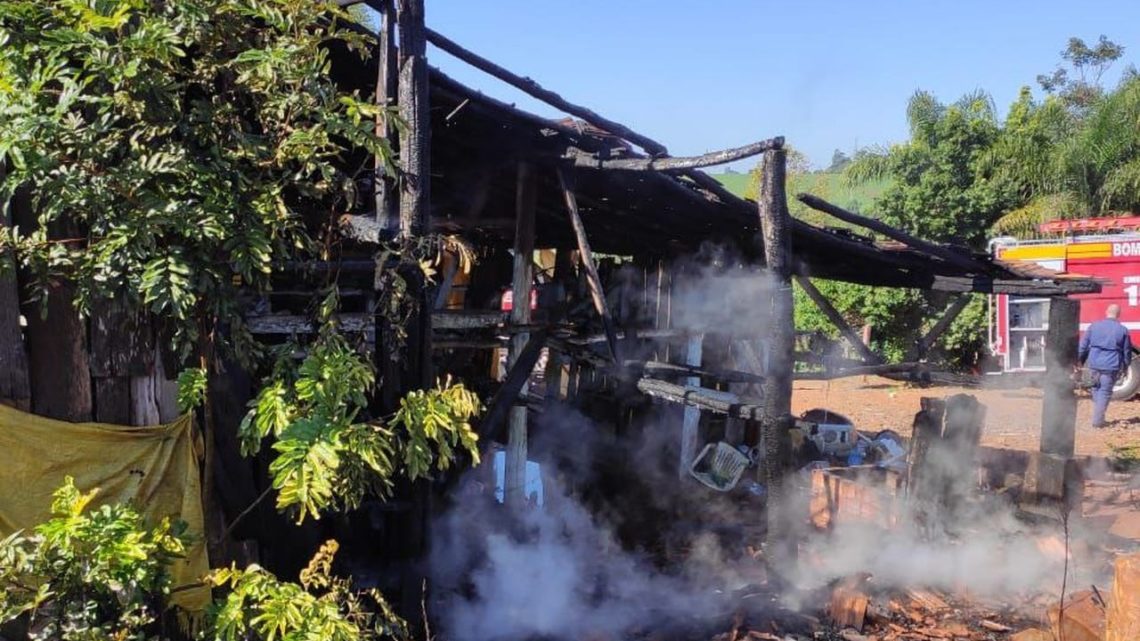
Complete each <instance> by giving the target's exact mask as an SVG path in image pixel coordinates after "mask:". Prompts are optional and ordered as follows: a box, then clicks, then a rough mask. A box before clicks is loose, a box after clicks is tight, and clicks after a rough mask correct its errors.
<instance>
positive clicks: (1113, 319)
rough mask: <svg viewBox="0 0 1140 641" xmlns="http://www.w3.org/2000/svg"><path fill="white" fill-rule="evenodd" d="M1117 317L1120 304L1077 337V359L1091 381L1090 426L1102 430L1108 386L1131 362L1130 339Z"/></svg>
mask: <svg viewBox="0 0 1140 641" xmlns="http://www.w3.org/2000/svg"><path fill="white" fill-rule="evenodd" d="M1118 318H1120V305H1117V304H1115V303H1113V304H1112V305H1109V306H1108V309H1107V310H1106V311H1105V318H1103V319H1101V320H1098V321H1097V322H1095V323H1093V324H1092V325H1089V328H1088V329H1086V330H1085V335H1084V336H1082V337H1081V345H1080V353H1079V354H1078V357H1079V359H1080V362H1081V365H1085V364H1087V365H1088V368H1089V371H1090V372H1091V373H1092V379H1093V387H1092V397H1093V419H1092V426H1093V427H1104V413H1105V411H1107V410H1108V401H1109V400H1110V399H1111V398H1112V387H1113V386H1114V385H1115V384H1116V378H1117V377H1118V376H1120V375H1121V374H1123V373H1124V372H1125V370H1127V369H1128V365H1129V364H1130V363H1131V362H1132V339H1131V338H1130V337H1129V336H1128V328H1126V327H1125V326H1124V325H1123V324H1121V322H1120V321H1119V320H1117V319H1118Z"/></svg>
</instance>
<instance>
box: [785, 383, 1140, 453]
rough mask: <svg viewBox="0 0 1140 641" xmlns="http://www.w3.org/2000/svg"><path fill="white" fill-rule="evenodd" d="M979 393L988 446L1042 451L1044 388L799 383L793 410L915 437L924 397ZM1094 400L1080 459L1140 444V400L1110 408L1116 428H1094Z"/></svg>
mask: <svg viewBox="0 0 1140 641" xmlns="http://www.w3.org/2000/svg"><path fill="white" fill-rule="evenodd" d="M960 393H965V394H973V395H974V396H976V397H977V398H978V400H979V401H981V402H982V403H984V404H985V405H986V407H987V408H988V411H987V413H986V426H985V431H984V432H983V436H982V443H983V444H984V445H988V446H992V447H1003V448H1009V449H1018V450H1027V451H1033V450H1036V449H1037V448H1038V446H1039V444H1040V436H1041V390H1039V389H1020V390H986V389H970V388H960V387H945V386H938V387H926V388H921V387H917V386H914V385H910V384H907V383H900V382H898V381H892V380H890V379H885V378H879V377H876V376H866V377H854V378H846V379H840V380H836V381H796V383H795V386H794V388H793V392H792V411H793V413H795V414H797V415H798V414H800V413H802V412H804V411H806V410H809V409H812V408H825V409H829V410H832V411H834V412H838V413H840V414H843V415H844V416H846V417H848V418H850V419H851V420H852V421H853V422H854V423H855V425H856V426H857V427H858V428H859V429H861V430H867V431H875V430H882V429H891V430H895V431H896V432H898V433H899V434H901V435H903V436H910V432H911V423H912V422H913V420H914V415H915V413H917V412H918V410H919V399H921V398H922V397H923V396H933V397H945V396H950V395H952V394H960ZM1091 417H1092V401H1091V400H1090V399H1089V397H1088V395H1087V394H1082V395H1081V396H1079V397H1078V401H1077V444H1076V448H1077V449H1076V453H1077V454H1078V455H1089V456H1108V455H1110V454H1112V451H1113V448H1114V447H1121V446H1128V445H1140V399H1138V400H1132V401H1124V402H1115V401H1114V402H1113V403H1112V404H1111V405H1109V408H1108V419H1109V421H1110V422H1111V423H1110V426H1109V427H1107V428H1104V429H1093V428H1092V427H1090V423H1091Z"/></svg>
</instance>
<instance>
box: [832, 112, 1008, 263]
mask: <svg viewBox="0 0 1140 641" xmlns="http://www.w3.org/2000/svg"><path fill="white" fill-rule="evenodd" d="M907 120H908V122H909V124H910V131H911V138H910V140H908V141H907V142H905V143H901V144H897V145H894V146H892V147H890V148H889V149H887V150H884V151H883V152H881V153H878V154H870V153H869V154H865V155H863V156H862V157H858V158H856V159H855V161H854V162H852V163H851V165H849V166H848V167H847V170H846V171H847V174H848V176H849V177H850V178H851V179H852V180H853V181H858V180H866V179H867V178H870V177H881V176H884V175H885V176H889V177H890V178H892V179H893V180H892V184H891V187H889V188H888V189H887V191H886V192H885V193H884V194H883V196H882V197H881V198H880V199H879V200H878V201H877V202H876V203H875V210H876V212H877V213H878V215H879V217H880V218H881V219H882V220H883V221H885V222H887V223H890V224H892V225H894V226H896V227H899V228H901V229H904V230H906V231H909V232H911V233H913V234H915V235H918V236H921V237H923V238H929V239H932V240H936V241H941V242H957V243H962V244H967V245H971V246H974V247H980V246H982V245H983V244H984V242H985V240H986V236H987V234H988V232H989V228H990V225H992V223H993V222H994V221H995V220H996V219H997V218H998V217H999V216H1000V215H1001V214H1002V213H1003V212H1005V211H1006V210H1007V209H1008V208H1009V207H1010V205H1011V204H1012V203H1013V194H1012V193H1011V191H1010V188H1009V186H1008V185H1006V184H1004V183H1002V182H1000V181H994V180H992V178H993V176H994V168H993V165H992V163H991V162H989V156H988V154H989V150H990V149H991V148H992V147H993V145H994V144H995V143H996V142H997V140H998V139H999V137H1000V135H1001V127H1000V125H999V124H998V122H997V118H996V116H995V113H994V107H993V102H992V100H991V99H990V98H989V97H988V96H987V95H985V94H983V93H980V92H979V93H972V94H967V95H966V96H963V97H962V98H961V99H960V100H958V101H957V102H956V103H954V104H951V105H946V104H944V103H942V102H940V101H939V100H938V99H936V98H935V97H934V96H933V95H931V94H930V93H928V92H924V91H919V92H916V93H915V94H914V96H912V97H911V99H910V102H909V103H908V106H907Z"/></svg>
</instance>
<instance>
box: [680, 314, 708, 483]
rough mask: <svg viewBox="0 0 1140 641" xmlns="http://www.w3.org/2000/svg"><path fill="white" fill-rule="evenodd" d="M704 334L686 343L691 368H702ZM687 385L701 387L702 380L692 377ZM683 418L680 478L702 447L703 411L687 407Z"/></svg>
mask: <svg viewBox="0 0 1140 641" xmlns="http://www.w3.org/2000/svg"><path fill="white" fill-rule="evenodd" d="M704 338H705V337H704V335H703V334H695V335H693V336H690V337H689V338H688V339H687V340H686V341H685V351H684V359H683V360H684V364H685V365H689V366H691V367H700V366H701V350H702V346H703V342H704ZM685 385H686V386H688V387H700V385H701V379H700V378H699V377H697V376H690V377H688V378H686V379H685ZM682 412H683V413H682V418H681V461H680V463H681V465H680V470H679V472H680V477H681V478H685V477H686V476H687V475H688V473H689V466H691V465H692V464H693V459H695V458H697V450H698V449H699V448H700V445H701V434H700V427H701V410H700V409H698V408H696V407H693V406H692V405H686V406H685V407H684V409H683V410H682Z"/></svg>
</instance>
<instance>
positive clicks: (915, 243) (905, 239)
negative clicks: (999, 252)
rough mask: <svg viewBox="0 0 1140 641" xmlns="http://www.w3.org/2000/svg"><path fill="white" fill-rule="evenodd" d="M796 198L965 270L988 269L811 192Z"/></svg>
mask: <svg viewBox="0 0 1140 641" xmlns="http://www.w3.org/2000/svg"><path fill="white" fill-rule="evenodd" d="M796 198H797V199H799V201H800V202H802V203H803V204H805V205H807V206H808V207H811V208H812V209H814V210H816V211H821V212H823V213H825V214H830V215H832V216H834V217H836V218H838V219H839V220H842V221H844V222H847V223H851V224H852V225H858V226H859V227H863V228H865V229H870V230H872V231H876V232H879V233H880V234H882V235H884V236H886V237H887V238H890V239H892V240H897V241H898V242H900V243H903V244H904V245H906V246H908V247H911V248H912V249H916V250H918V251H921V252H923V253H927V254H930V255H932V256H937V257H938V258H941V259H942V260H945V261H946V262H948V263H950V264H951V265H954V266H956V267H959V268H961V269H966V270H971V271H975V270H981V271H985V270H988V269H990V267H989V266H988V265H985V264H983V263H981V262H979V261H976V260H974V259H973V258H970V257H969V256H964V255H962V254H960V253H958V252H956V251H954V250H952V249H949V248H947V247H943V246H941V245H937V244H935V243H932V242H929V241H926V240H922V239H921V238H916V237H914V236H911V235H910V234H908V233H906V232H904V231H900V230H898V229H895V228H894V227H891V226H890V225H887V224H885V223H882V222H879V221H877V220H875V219H873V218H868V217H866V216H860V215H859V214H856V213H854V212H850V211H847V210H846V209H843V208H842V207H839V206H837V205H833V204H831V203H829V202H827V201H826V200H824V199H822V198H819V197H817V196H813V195H811V194H798V195H797V196H796Z"/></svg>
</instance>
